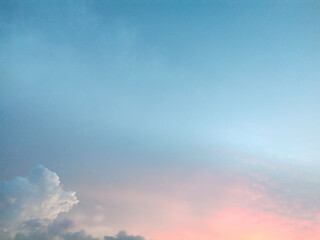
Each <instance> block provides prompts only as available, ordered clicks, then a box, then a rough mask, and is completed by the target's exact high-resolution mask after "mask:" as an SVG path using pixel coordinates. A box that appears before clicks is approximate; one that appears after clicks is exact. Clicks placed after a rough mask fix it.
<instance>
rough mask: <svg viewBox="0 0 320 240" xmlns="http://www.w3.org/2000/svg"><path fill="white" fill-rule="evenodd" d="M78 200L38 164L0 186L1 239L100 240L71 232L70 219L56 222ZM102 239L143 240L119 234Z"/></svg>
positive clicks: (82, 232) (55, 175) (73, 193)
mask: <svg viewBox="0 0 320 240" xmlns="http://www.w3.org/2000/svg"><path fill="white" fill-rule="evenodd" d="M78 202H79V201H78V200H77V197H76V195H75V192H66V191H64V190H63V189H62V187H61V186H60V180H59V177H58V175H57V174H56V173H54V172H52V171H50V170H48V169H47V168H45V167H43V166H41V165H39V166H37V167H35V168H33V169H32V170H31V171H30V174H29V176H27V177H15V178H14V179H13V180H11V181H6V182H3V183H2V184H1V185H0V239H1V240H99V239H98V238H94V237H92V236H90V235H88V234H87V233H86V232H85V231H84V230H81V231H77V232H72V231H70V229H71V228H72V227H73V222H72V221H71V220H67V219H65V220H57V216H58V215H59V213H62V212H68V211H69V210H70V209H71V208H72V207H73V206H74V205H75V204H77V203H78ZM104 240H144V238H143V237H141V236H133V235H128V234H127V233H126V232H125V231H120V232H119V233H118V234H117V235H115V236H105V237H104Z"/></svg>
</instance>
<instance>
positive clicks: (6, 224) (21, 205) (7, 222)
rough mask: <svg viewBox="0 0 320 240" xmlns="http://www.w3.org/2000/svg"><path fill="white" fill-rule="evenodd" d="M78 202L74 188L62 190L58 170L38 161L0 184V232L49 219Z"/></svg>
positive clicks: (12, 231)
mask: <svg viewBox="0 0 320 240" xmlns="http://www.w3.org/2000/svg"><path fill="white" fill-rule="evenodd" d="M77 203H78V200H77V198H76V196H75V192H66V191H64V190H63V189H62V188H61V186H60V180H59V177H58V176H57V174H56V173H54V172H51V171H49V170H48V169H47V168H45V167H43V166H41V165H39V166H37V167H35V168H33V169H32V170H31V171H30V174H29V176H27V177H15V178H14V179H13V180H11V181H7V182H4V183H2V184H1V185H0V233H1V231H2V232H11V233H14V232H15V231H19V229H21V228H23V227H24V226H25V223H28V222H29V223H30V222H32V220H37V221H39V222H41V224H44V223H45V222H48V223H49V222H50V221H52V220H53V219H55V218H56V217H57V216H58V214H59V213H62V212H68V211H69V210H70V209H71V208H72V206H73V205H75V204H77Z"/></svg>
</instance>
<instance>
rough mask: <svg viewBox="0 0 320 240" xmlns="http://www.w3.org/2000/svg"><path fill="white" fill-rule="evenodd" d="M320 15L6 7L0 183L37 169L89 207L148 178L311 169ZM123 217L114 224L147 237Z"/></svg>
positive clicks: (173, 5) (67, 4)
mask: <svg viewBox="0 0 320 240" xmlns="http://www.w3.org/2000/svg"><path fill="white" fill-rule="evenodd" d="M319 7H320V6H319V4H318V3H317V2H316V1H290V2H289V1H259V2H258V1H241V2H238V1H56V2H49V1H43V2H41V1H28V2H23V1H10V2H6V1H0V9H1V17H0V21H1V25H0V27H1V34H0V35H1V37H0V39H1V40H0V42H1V45H0V61H1V66H2V67H1V72H0V78H1V95H0V110H1V119H0V121H1V129H0V131H1V135H0V140H1V152H0V166H1V168H0V182H1V181H3V180H5V179H10V178H12V177H13V176H16V175H26V174H27V172H28V171H29V169H31V168H32V167H34V166H36V165H38V164H42V165H44V166H46V167H48V168H49V169H51V170H54V171H55V172H57V173H58V174H59V176H60V177H61V179H65V185H66V186H67V187H69V188H72V189H75V190H77V192H78V194H79V195H83V198H84V199H86V198H90V200H88V202H87V203H83V205H79V206H86V207H83V208H86V209H87V211H89V210H88V209H91V208H93V207H92V206H93V205H92V204H91V203H92V202H94V200H92V199H94V197H92V196H90V197H88V196H87V195H86V190H84V189H83V188H84V186H86V187H87V188H91V187H92V186H94V184H96V186H97V187H96V192H99V187H100V188H101V189H103V186H110V188H112V186H116V187H115V189H116V190H117V191H120V190H121V189H128V188H129V189H131V190H132V191H134V189H135V190H136V188H138V189H140V190H141V191H142V192H143V191H146V192H148V193H149V191H150V189H148V187H143V182H144V181H145V179H144V177H143V176H144V175H145V174H146V173H147V174H146V175H147V178H148V179H149V180H148V181H150V182H151V183H154V184H155V185H156V184H157V183H159V184H160V185H161V186H162V184H163V185H164V186H166V184H164V183H162V182H161V181H162V180H163V181H164V182H165V178H166V177H168V179H171V177H172V178H173V179H176V180H177V181H178V182H179V179H180V180H181V181H183V182H188V181H190V180H191V179H193V177H192V176H194V177H195V176H198V174H200V175H201V174H202V173H205V172H207V171H208V169H210V170H212V171H213V172H219V171H220V170H217V169H221V171H222V172H225V173H226V174H229V175H230V179H232V178H233V177H232V176H233V175H235V176H238V175H239V177H241V176H244V175H245V174H246V173H247V172H248V171H250V169H251V168H252V166H251V165H250V164H251V159H259V160H255V161H254V162H256V161H258V166H259V167H258V168H260V167H261V168H262V170H261V171H262V172H264V173H265V174H266V175H268V176H269V178H271V179H272V178H275V179H276V180H275V181H276V182H277V181H278V178H277V177H274V175H272V174H273V173H270V171H271V172H272V170H270V169H269V170H270V171H269V170H268V169H264V168H263V167H262V166H265V164H266V165H268V167H270V168H272V167H271V166H273V167H274V168H276V169H278V168H280V169H282V167H283V165H285V166H288V167H289V168H293V169H295V170H292V171H293V172H295V171H297V170H299V169H300V170H301V171H302V172H303V174H304V172H308V171H309V170H312V171H315V170H314V169H316V168H317V167H318V160H319V151H318V149H319V147H318V146H319V142H320V128H319V121H318V119H319V117H320V116H319V113H320V109H319V106H320V105H319V102H320V95H319V90H320V83H319V77H320V72H319V67H318V66H319V59H320V46H319V42H320V41H319V40H320V29H319V28H320V26H319V22H320V19H319V18H320V14H319ZM239 159H241V160H239ZM248 159H250V160H248ZM248 161H249V162H250V164H248ZM260 164H261V165H260ZM279 166H282V167H279ZM255 167H257V166H255ZM255 167H253V168H255ZM239 169H240V170H239ZM282 170H283V169H282ZM282 170H281V171H282ZM239 171H240V173H239ZM259 171H260V170H259ZM290 171H291V170H290ZM136 174H138V175H139V177H137V176H136ZM208 174H209V173H208ZM292 174H293V173H292ZM303 174H302V175H303ZM314 174H315V175H316V172H315V173H314ZM158 175H159V176H160V177H158V178H157V177H156V176H158ZM171 175H172V176H171ZM209 175H210V174H209ZM298 175H299V174H298ZM174 176H176V177H174ZM177 176H178V177H177ZM303 176H304V175H303ZM196 178H197V177H196ZM221 178H222V177H221ZM236 178H237V177H236ZM161 179H162V180H161ZM197 179H198V178H197ZM219 179H220V178H219ZM230 179H226V182H232V181H233V180H230ZM251 180H252V179H251ZM172 181H174V180H172ZM199 181H200V180H199ZM212 181H213V180H212ZM217 181H218V182H219V181H220V180H217ZM279 181H280V182H281V181H282V180H279ZM295 181H299V178H298V179H297V180H295ZM253 182H254V181H253ZM151 183H150V185H152V184H151ZM230 184H231V183H230ZM231 185H232V184H231ZM266 185H268V184H266ZM280 185H281V183H280ZM307 185H308V184H307ZM90 186H91V187H90ZM128 186H129V187H128ZM179 186H180V185H179ZM197 186H198V185H197ZM151 188H152V187H151ZM164 188H165V187H164ZM178 188H179V187H178ZM101 189H100V190H101ZM140 190H139V191H140ZM137 191H138V190H137ZM186 191H187V190H186ZM96 192H95V193H92V194H93V195H94V194H97V193H96ZM120 192H121V191H120ZM160 193H162V190H159V194H160ZM308 194H311V195H313V194H316V195H317V194H318V193H313V192H312V190H310V192H309V193H308ZM160 195H161V194H160ZM164 195H165V193H164ZM222 195H223V194H222ZM91 197H92V199H91ZM298 198H299V197H298ZM103 201H105V200H103ZM239 201H240V200H239ZM80 204H81V200H80ZM90 204H91V205H90ZM99 204H100V205H103V204H102V203H99ZM105 204H106V205H108V204H107V203H105ZM258 205H259V204H258ZM311 205H312V204H311ZM90 206H91V207H90ZM122 207H123V206H122ZM79 208H80V207H79ZM106 208H107V210H106V212H108V211H111V210H110V209H111V208H112V207H110V206H109V205H108V207H106ZM119 208H120V207H119ZM127 208H130V209H131V210H132V211H133V212H135V211H137V209H136V208H134V207H132V206H131V207H129V206H128V207H127ZM133 209H134V210H133ZM79 211H80V210H79ZM83 211H86V210H83ZM112 211H113V210H112ZM112 211H111V212H112ZM120 213H121V214H120ZM118 214H120V216H123V215H125V214H124V213H123V212H121V209H120V210H118V211H115V212H114V216H116V215H118ZM142 218H143V220H144V221H145V219H147V218H148V216H147V215H146V216H145V217H142ZM125 219H126V218H125V216H123V217H118V219H117V221H116V222H117V224H116V225H114V226H113V227H111V228H113V229H117V228H119V226H120V225H121V223H123V226H124V228H126V226H127V228H129V229H130V227H131V228H132V229H139V230H140V228H138V227H137V226H131V225H130V224H129V223H127V222H126V220H125ZM108 221H109V220H108ZM141 221H142V220H141ZM110 222H112V221H109V222H107V223H105V225H107V224H111V225H112V223H110ZM79 224H80V223H79ZM148 229H152V227H150V226H148ZM119 230H120V229H119ZM114 231H116V230H114ZM146 232H147V233H151V232H152V231H151V230H150V231H149V230H148V231H146ZM142 234H143V233H142ZM284 239H285V238H284ZM201 240H202V239H201Z"/></svg>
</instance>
